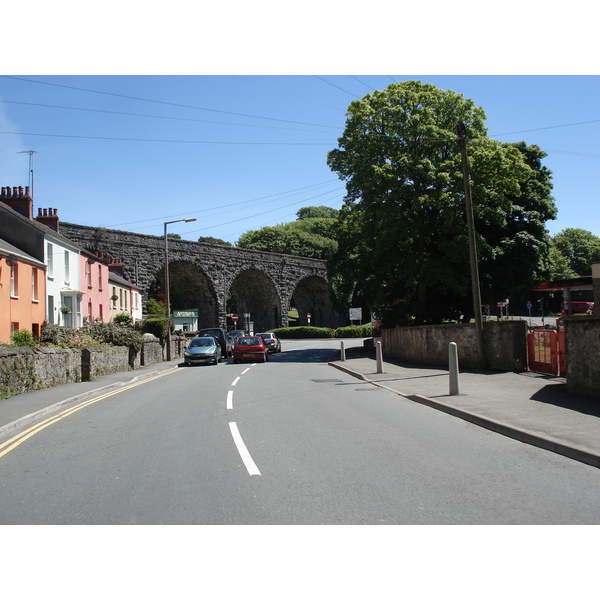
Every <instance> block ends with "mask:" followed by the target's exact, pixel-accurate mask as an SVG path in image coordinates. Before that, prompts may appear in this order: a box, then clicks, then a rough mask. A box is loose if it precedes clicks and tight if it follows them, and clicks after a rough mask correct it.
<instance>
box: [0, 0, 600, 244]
mask: <svg viewBox="0 0 600 600" xmlns="http://www.w3.org/2000/svg"><path fill="white" fill-rule="evenodd" d="M70 6H71V8H72V7H73V6H76V5H74V4H73V5H72V4H71V3H69V2H66V3H59V5H55V6H53V7H49V6H46V5H45V4H42V5H40V6H38V7H36V12H35V15H36V18H35V19H33V18H32V16H31V11H30V7H29V5H19V6H11V7H9V8H7V9H5V10H6V11H8V14H7V15H6V17H7V20H6V22H7V23H9V22H13V23H18V22H19V23H22V24H23V26H22V27H6V28H5V32H4V33H3V45H4V48H5V49H9V48H10V49H11V52H10V55H9V53H7V52H5V53H4V59H0V75H2V76H0V183H1V185H3V186H7V185H8V186H11V187H12V186H21V185H22V186H25V185H27V184H28V181H29V155H28V154H27V153H24V152H26V151H28V150H34V151H35V154H33V155H32V157H33V171H34V175H33V177H34V179H33V181H34V196H35V197H34V201H35V210H36V212H37V208H57V209H58V211H59V216H60V219H61V220H63V221H68V222H73V223H79V224H84V225H91V226H104V227H109V228H118V229H126V230H130V231H135V232H139V233H146V234H152V235H162V232H163V223H164V222H165V221H170V220H174V219H179V218H188V217H196V218H197V221H196V222H194V223H176V224H173V225H170V227H169V231H170V232H172V233H179V234H180V235H181V236H182V237H183V238H184V239H190V240H195V239H197V238H198V237H199V236H213V237H217V238H221V239H224V240H226V241H229V242H232V243H235V242H236V241H237V239H238V238H239V236H240V235H241V234H242V233H244V232H245V231H247V230H249V229H257V228H260V227H263V226H267V225H275V224H278V223H284V222H289V221H293V220H295V218H296V211H297V210H298V209H299V208H301V207H303V206H311V205H325V206H330V207H333V208H340V207H341V205H342V203H343V198H344V186H343V182H341V181H340V180H339V179H338V178H337V176H336V174H334V173H333V172H331V171H330V170H329V169H328V167H327V164H326V155H327V152H328V151H329V150H331V149H333V148H335V147H336V145H337V137H338V136H339V135H340V134H341V133H342V131H343V129H344V122H345V111H346V109H347V107H348V105H349V103H350V102H351V101H352V100H353V99H355V98H360V97H362V96H363V95H365V94H367V93H369V92H370V91H372V90H373V89H383V88H385V87H386V86H387V85H389V84H390V83H391V82H392V81H402V80H406V79H419V80H421V81H427V82H431V83H433V84H434V85H436V86H438V87H441V88H444V89H452V90H454V91H456V92H458V93H460V94H463V95H464V96H465V97H468V98H472V99H473V100H474V101H475V103H476V104H477V105H479V106H481V107H482V108H483V109H484V110H485V112H486V114H487V117H488V119H487V126H488V131H489V134H490V135H491V136H492V137H493V138H495V139H498V140H501V141H506V142H509V141H520V140H524V141H525V142H527V143H528V144H537V145H539V146H540V147H541V148H542V149H544V150H545V151H546V152H547V153H548V157H547V158H546V159H545V161H544V164H545V165H546V166H547V167H548V168H549V169H550V170H551V171H552V173H553V183H554V192H553V193H554V197H555V200H556V204H557V206H558V218H557V220H556V221H551V222H549V223H548V225H547V226H548V229H549V231H550V233H551V234H554V233H557V232H558V231H561V230H562V229H564V228H566V227H581V228H584V229H587V230H589V231H592V232H593V233H594V234H596V235H599V236H600V211H599V209H598V201H597V200H598V191H597V190H598V185H597V177H596V172H597V170H598V167H599V166H600V136H599V133H600V108H599V107H600V101H599V100H600V77H598V75H597V73H598V69H597V66H596V64H592V66H591V67H590V66H589V65H588V64H586V60H587V61H592V60H593V57H594V56H596V54H597V51H596V48H595V41H594V40H595V39H596V35H595V31H594V24H593V21H594V20H593V19H589V18H585V9H586V6H590V7H591V6H593V5H592V4H591V3H588V2H583V4H581V5H578V12H574V11H570V12H569V13H568V14H554V13H552V11H546V12H545V13H543V14H542V13H540V12H539V11H538V10H536V9H535V8H534V7H529V6H528V5H527V4H526V3H518V4H517V3H511V2H509V3H507V4H506V6H504V7H503V10H502V11H498V10H495V9H494V10H493V12H492V9H487V8H482V5H481V3H475V2H463V3H462V4H461V3H459V5H457V4H453V5H452V8H451V7H445V6H439V5H436V6H437V8H436V10H435V11H429V12H427V11H426V12H425V13H423V8H418V7H412V8H407V7H405V6H400V5H398V6H396V7H393V8H391V9H390V8H387V9H386V11H384V12H382V13H378V15H377V18H375V15H371V16H369V15H370V13H369V12H368V11H367V13H365V14H364V15H361V14H352V11H348V10H344V11H342V10H340V7H341V6H342V5H341V4H340V3H338V2H330V3H315V2H310V1H309V2H306V3H304V4H303V5H302V9H301V10H300V9H297V8H293V7H287V8H281V5H280V3H273V2H258V3H254V4H252V8H250V7H249V6H248V5H246V4H244V3H240V4H238V3H236V2H234V3H230V4H228V5H227V7H222V8H219V7H209V8H207V7H203V8H202V10H201V11H200V13H201V14H194V13H193V11H192V12H191V13H189V14H188V13H186V16H185V17H183V16H182V15H183V13H181V12H178V11H177V8H178V7H183V6H185V7H187V6H188V5H187V4H186V3H181V2H179V1H175V2H173V3H172V4H171V5H170V6H171V7H172V10H171V11H169V12H167V13H160V14H158V13H156V14H153V13H149V12H148V11H144V12H141V11H139V10H138V9H137V8H136V7H135V6H134V5H130V4H127V5H124V4H122V3H121V4H120V5H119V13H118V17H116V16H115V15H114V14H112V13H111V12H110V11H108V10H103V11H93V10H92V9H91V8H90V9H78V11H79V12H77V15H78V16H79V19H77V18H76V17H75V16H74V13H73V11H72V10H71V9H70V8H69V7H70ZM77 6H78V5H77ZM107 6H112V4H111V3H110V2H109V3H108V4H107ZM115 6H116V5H115ZM343 6H345V5H343ZM336 7H337V8H336ZM461 7H462V10H461ZM511 7H512V8H516V7H518V9H519V10H518V15H519V16H518V18H514V12H511V10H510V9H511ZM475 8H476V12H474V9H475ZM261 9H262V10H261ZM275 9H277V10H275ZM67 16H70V19H67V18H66V17H67ZM425 16H426V17H427V18H426V19H425ZM317 17H318V18H317ZM200 25H201V26H200ZM553 31H554V32H560V35H554V34H553ZM586 57H587V59H586ZM74 73H77V75H74ZM158 73H160V75H157V74H158ZM375 73H376V74H375ZM432 73H435V74H436V75H431V74H432ZM445 73H447V75H439V74H445ZM131 74H133V75H131ZM480 74H483V75H480Z"/></svg>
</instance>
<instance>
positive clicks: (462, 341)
mask: <svg viewBox="0 0 600 600" xmlns="http://www.w3.org/2000/svg"><path fill="white" fill-rule="evenodd" d="M483 335H484V348H485V355H486V359H487V368H488V369H491V370H499V371H522V370H524V369H525V368H526V367H527V324H526V322H525V321H490V322H487V323H484V324H483ZM381 336H382V348H383V356H384V360H385V358H393V359H396V360H400V361H405V362H408V363H414V364H421V365H428V366H439V367H444V368H447V367H448V346H449V344H450V342H455V343H456V345H457V347H458V362H459V366H460V367H465V368H468V369H477V368H479V361H478V357H477V337H476V332H475V325H474V324H463V325H454V324H452V325H423V326H420V327H398V328H396V329H384V330H382V332H381Z"/></svg>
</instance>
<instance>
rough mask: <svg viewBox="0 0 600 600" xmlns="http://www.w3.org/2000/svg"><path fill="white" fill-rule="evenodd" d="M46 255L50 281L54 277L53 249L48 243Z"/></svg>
mask: <svg viewBox="0 0 600 600" xmlns="http://www.w3.org/2000/svg"><path fill="white" fill-rule="evenodd" d="M46 255H47V256H46V261H47V264H48V279H52V278H53V277H54V248H53V246H52V244H51V243H50V242H48V243H47V244H46Z"/></svg>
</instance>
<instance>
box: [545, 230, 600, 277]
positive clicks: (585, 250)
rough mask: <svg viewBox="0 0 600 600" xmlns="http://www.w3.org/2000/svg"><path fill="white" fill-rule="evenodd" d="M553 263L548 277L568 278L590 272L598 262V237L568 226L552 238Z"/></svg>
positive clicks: (599, 245) (599, 246)
mask: <svg viewBox="0 0 600 600" xmlns="http://www.w3.org/2000/svg"><path fill="white" fill-rule="evenodd" d="M552 246H553V257H554V261H555V262H554V263H553V264H552V265H551V269H552V270H551V273H550V275H551V276H550V279H569V278H573V277H582V276H584V275H591V274H592V263H595V262H600V238H599V237H598V236H595V235H594V234H593V233H592V232H591V231H586V230H585V229H578V228H573V227H568V228H567V229H563V230H562V231H561V232H560V233H557V234H556V235H555V236H554V237H553V238H552Z"/></svg>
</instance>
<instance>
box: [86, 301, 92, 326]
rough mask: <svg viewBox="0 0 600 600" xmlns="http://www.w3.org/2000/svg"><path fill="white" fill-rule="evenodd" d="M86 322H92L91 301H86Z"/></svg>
mask: <svg viewBox="0 0 600 600" xmlns="http://www.w3.org/2000/svg"><path fill="white" fill-rule="evenodd" d="M87 316H88V321H91V320H92V301H91V300H88V314H87Z"/></svg>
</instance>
